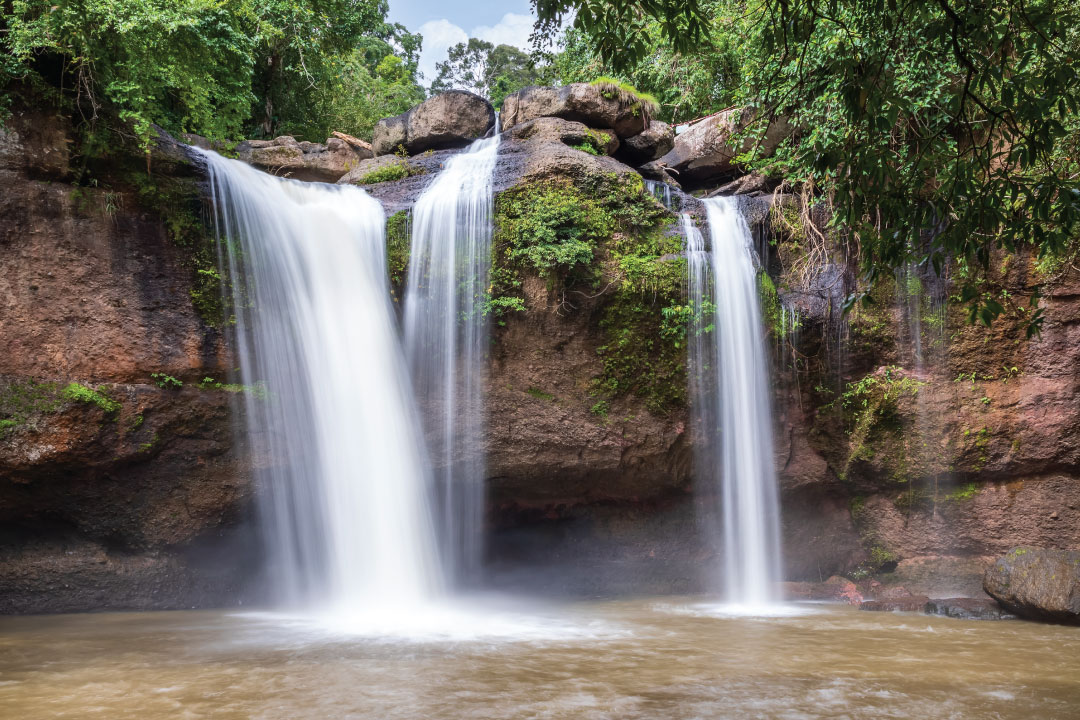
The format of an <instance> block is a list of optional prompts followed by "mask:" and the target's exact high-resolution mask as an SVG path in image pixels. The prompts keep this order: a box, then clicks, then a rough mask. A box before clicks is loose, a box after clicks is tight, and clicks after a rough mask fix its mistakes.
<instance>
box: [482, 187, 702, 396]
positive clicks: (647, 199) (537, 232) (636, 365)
mask: <svg viewBox="0 0 1080 720" xmlns="http://www.w3.org/2000/svg"><path fill="white" fill-rule="evenodd" d="M495 219H496V230H495V237H494V242H493V264H492V282H491V288H490V293H489V298H488V307H490V308H491V309H492V310H493V311H494V312H496V314H499V313H505V312H508V311H513V310H523V309H525V306H524V298H523V296H522V294H521V291H522V286H523V280H524V278H525V276H527V275H535V276H539V277H542V278H544V279H545V281H546V284H547V288H548V292H549V296H550V297H551V298H554V301H555V302H556V303H557V307H556V310H557V311H559V312H573V310H574V309H575V308H576V307H577V306H578V304H580V303H585V302H590V301H596V302H598V303H599V304H600V312H599V327H600V330H601V331H602V333H603V336H604V341H603V343H602V344H601V345H600V347H599V348H598V349H597V352H598V354H599V355H600V357H601V359H602V361H603V372H602V374H601V375H600V376H599V377H597V378H596V379H595V384H594V395H595V396H596V397H595V399H596V402H597V404H598V405H602V406H603V407H607V406H608V404H609V401H610V400H612V399H614V398H615V397H618V396H621V395H627V394H633V395H637V396H639V397H642V398H644V399H645V400H646V403H647V405H648V406H649V408H650V409H652V410H653V411H655V412H665V411H668V410H670V409H671V408H673V407H677V406H681V405H683V404H684V403H685V401H686V370H685V343H684V342H683V338H684V337H685V332H683V333H681V335H680V333H679V332H674V331H673V327H672V325H673V318H675V317H676V316H677V315H678V313H676V312H674V310H673V309H674V308H678V307H680V306H681V305H682V304H683V300H682V298H683V296H684V294H685V289H684V284H685V276H686V261H685V259H684V258H682V257H680V256H679V255H678V253H679V251H680V249H681V247H682V238H681V236H680V235H678V233H676V232H674V220H675V218H674V216H673V215H672V214H671V213H670V212H669V211H668V210H666V209H665V208H664V207H663V205H661V204H660V203H659V202H658V201H657V200H656V198H655V197H653V195H652V194H651V193H649V192H648V191H647V190H646V189H645V186H644V183H643V182H642V180H641V178H640V176H637V175H632V176H628V177H621V178H620V177H618V176H616V175H614V174H598V175H594V176H588V177H585V178H582V179H580V180H578V181H577V182H576V183H574V182H571V181H570V180H569V179H564V178H560V179H555V180H545V181H543V182H539V183H533V184H527V185H522V186H519V187H516V188H513V189H511V190H508V191H506V192H504V193H502V194H501V195H500V196H499V197H498V198H497V200H496V204H495ZM681 319H682V318H681V317H679V320H681Z"/></svg>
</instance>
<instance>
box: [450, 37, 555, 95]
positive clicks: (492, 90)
mask: <svg viewBox="0 0 1080 720" xmlns="http://www.w3.org/2000/svg"><path fill="white" fill-rule="evenodd" d="M435 68H436V71H437V73H438V74H437V75H436V77H435V80H434V81H433V82H432V83H431V92H432V93H438V92H445V91H446V90H450V89H453V88H459V89H462V90H470V91H472V92H474V93H476V94H478V95H482V96H484V97H486V98H487V99H488V100H490V101H491V104H492V105H494V106H495V107H496V108H497V107H499V106H500V105H502V102H503V100H504V99H505V98H506V96H507V95H509V94H510V93H513V92H517V91H518V90H520V89H522V88H525V87H528V86H530V85H538V84H542V83H543V82H545V81H546V79H547V77H548V73H547V72H546V68H544V67H538V66H537V64H536V63H535V62H534V61H533V59H532V58H531V57H529V55H528V54H526V53H525V52H523V51H522V50H520V49H518V48H516V47H514V46H512V45H493V44H491V43H489V42H487V41H485V40H478V39H477V38H470V39H469V41H468V42H464V43H458V44H457V45H455V46H454V47H452V48H450V51H449V53H448V55H447V59H446V60H445V61H444V62H441V63H438V64H437V65H436V66H435Z"/></svg>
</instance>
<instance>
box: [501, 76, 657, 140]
mask: <svg viewBox="0 0 1080 720" xmlns="http://www.w3.org/2000/svg"><path fill="white" fill-rule="evenodd" d="M609 95H610V93H605V92H604V91H603V89H602V88H600V87H599V86H596V85H590V84H587V83H574V84H572V85H565V86H563V87H557V88H556V87H530V88H525V89H524V90H518V91H517V92H516V93H512V94H510V95H507V96H506V100H504V101H503V111H502V123H503V129H505V130H510V129H511V128H513V127H516V126H517V125H520V124H521V123H524V122H528V121H529V120H535V119H536V118H541V117H558V118H563V119H564V120H576V121H577V122H580V123H584V124H585V125H588V126H589V127H609V128H612V129H613V130H614V131H615V134H616V135H618V136H619V137H620V138H629V137H632V136H634V135H637V134H639V133H641V132H642V131H643V130H645V113H644V112H643V111H642V108H641V107H640V104H639V103H626V102H623V101H622V100H620V99H619V98H617V97H609Z"/></svg>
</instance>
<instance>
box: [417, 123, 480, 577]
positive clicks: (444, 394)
mask: <svg viewBox="0 0 1080 720" xmlns="http://www.w3.org/2000/svg"><path fill="white" fill-rule="evenodd" d="M498 150H499V136H498V132H497V128H496V132H495V134H494V136H493V137H491V138H487V139H484V140H478V141H476V142H475V143H473V145H472V146H471V147H470V148H469V149H468V151H466V152H464V153H461V154H460V155H455V156H454V157H452V158H451V159H450V160H449V162H447V164H446V167H445V169H443V171H442V172H441V173H440V174H439V176H438V177H437V178H436V179H435V181H434V182H433V183H432V184H431V186H429V187H428V188H427V189H426V190H425V191H424V194H423V195H422V196H421V197H420V199H419V200H418V201H417V203H416V206H415V208H414V210H413V225H412V248H411V251H410V254H409V258H410V259H409V273H408V280H407V284H406V289H405V348H406V352H407V353H408V357H409V363H410V366H411V368H412V371H413V382H414V387H415V390H416V394H417V398H418V399H419V402H420V405H421V410H422V415H423V418H424V421H425V424H426V428H427V438H428V450H429V453H430V454H431V459H432V462H433V464H434V467H435V473H434V474H435V487H434V496H435V498H436V502H437V504H438V511H437V513H436V527H437V532H438V540H439V543H438V545H439V550H440V553H441V555H442V566H443V568H444V569H445V571H446V576H447V578H448V579H449V580H450V581H451V582H452V583H455V584H458V585H463V584H464V585H467V584H473V583H475V581H476V580H477V579H478V576H479V573H480V564H481V559H482V554H483V547H482V545H483V543H482V531H483V509H484V486H483V481H484V453H483V443H484V406H483V400H484V380H485V378H486V373H485V367H486V360H485V358H486V352H487V342H488V332H487V329H488V327H487V322H486V318H485V316H484V308H483V299H484V296H485V293H486V292H487V289H488V274H489V270H490V265H491V234H492V174H493V173H494V170H495V160H496V158H497V156H498Z"/></svg>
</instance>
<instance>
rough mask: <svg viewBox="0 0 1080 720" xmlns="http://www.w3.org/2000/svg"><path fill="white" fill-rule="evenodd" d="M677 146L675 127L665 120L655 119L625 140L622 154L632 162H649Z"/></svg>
mask: <svg viewBox="0 0 1080 720" xmlns="http://www.w3.org/2000/svg"><path fill="white" fill-rule="evenodd" d="M673 147H675V129H674V128H673V127H671V126H670V125H668V124H667V123H665V122H660V121H659V120H653V121H652V122H651V123H649V127H647V128H645V129H644V130H642V131H641V132H639V133H638V134H637V135H633V136H631V137H628V138H626V140H625V141H624V142H623V149H622V156H623V157H625V158H626V160H627V162H629V163H631V164H641V163H647V162H649V161H650V160H656V159H657V158H659V157H660V156H661V155H664V154H665V153H667V152H670V151H671V149H672V148H673Z"/></svg>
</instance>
